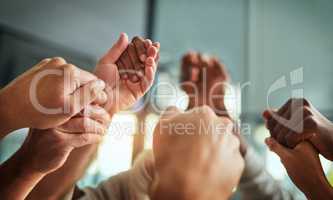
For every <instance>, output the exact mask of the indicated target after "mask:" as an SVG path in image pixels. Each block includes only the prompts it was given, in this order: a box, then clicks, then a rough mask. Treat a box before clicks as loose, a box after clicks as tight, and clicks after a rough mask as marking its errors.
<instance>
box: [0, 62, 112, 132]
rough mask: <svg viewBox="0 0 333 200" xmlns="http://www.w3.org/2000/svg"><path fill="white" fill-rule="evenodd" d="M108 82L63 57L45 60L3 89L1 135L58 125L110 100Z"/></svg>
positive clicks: (0, 116)
mask: <svg viewBox="0 0 333 200" xmlns="http://www.w3.org/2000/svg"><path fill="white" fill-rule="evenodd" d="M104 88H105V83H104V82H103V81H102V80H99V79H97V77H96V76H95V75H93V74H91V73H89V72H86V71H83V70H81V69H79V68H78V67H76V66H74V65H72V64H69V63H67V62H66V61H65V60H64V59H62V58H52V59H45V60H43V61H41V62H40V63H38V64H37V65H35V66H34V67H32V68H31V69H30V70H28V71H27V72H25V73H23V74H22V75H21V76H19V77H17V78H16V79H15V80H13V81H12V82H11V83H10V84H9V85H7V86H6V87H5V88H3V89H2V90H1V91H0V113H1V114H0V120H1V121H2V123H1V127H0V129H1V130H0V131H1V132H0V136H4V135H6V134H7V133H9V132H10V131H13V130H15V129H19V128H24V127H31V128H36V129H48V128H54V127H57V126H59V125H61V124H63V123H64V122H66V121H68V120H69V119H70V118H71V117H73V116H75V115H76V114H77V113H79V112H80V111H81V110H82V109H83V108H84V107H86V106H87V105H89V104H91V103H93V102H96V103H103V102H105V101H106V94H105V93H104V92H103V90H104Z"/></svg>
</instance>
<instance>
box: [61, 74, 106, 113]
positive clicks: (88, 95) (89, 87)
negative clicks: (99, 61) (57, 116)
mask: <svg viewBox="0 0 333 200" xmlns="http://www.w3.org/2000/svg"><path fill="white" fill-rule="evenodd" d="M104 88H105V83H104V81H102V80H99V79H98V80H96V81H91V82H89V83H87V84H85V85H83V86H82V87H80V88H79V89H77V90H75V91H74V93H73V94H71V95H69V96H68V98H69V102H68V104H69V105H68V106H67V109H66V110H65V112H66V113H69V114H71V115H72V116H74V115H76V114H77V113H79V112H80V111H81V110H82V109H83V108H84V107H86V106H88V105H89V104H91V103H92V102H94V101H95V100H96V99H97V98H98V96H99V95H100V94H101V93H104V91H103V90H104Z"/></svg>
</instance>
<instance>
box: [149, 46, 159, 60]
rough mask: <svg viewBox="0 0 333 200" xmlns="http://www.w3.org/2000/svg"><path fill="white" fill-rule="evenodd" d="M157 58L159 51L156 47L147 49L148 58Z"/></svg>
mask: <svg viewBox="0 0 333 200" xmlns="http://www.w3.org/2000/svg"><path fill="white" fill-rule="evenodd" d="M156 56H157V49H156V47H154V46H151V47H149V48H148V49H147V57H152V58H153V59H154V60H155V58H156Z"/></svg>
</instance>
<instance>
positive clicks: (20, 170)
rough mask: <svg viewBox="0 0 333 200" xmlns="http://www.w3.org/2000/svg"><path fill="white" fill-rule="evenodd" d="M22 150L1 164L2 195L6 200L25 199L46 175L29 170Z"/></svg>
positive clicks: (0, 192) (0, 184) (0, 183)
mask: <svg viewBox="0 0 333 200" xmlns="http://www.w3.org/2000/svg"><path fill="white" fill-rule="evenodd" d="M22 156H23V155H22V152H21V150H19V151H17V152H16V153H15V154H14V155H13V156H12V157H11V158H10V159H9V160H7V161H6V162H5V163H3V164H2V165H1V166H0V174H1V179H0V196H1V198H2V199H4V200H7V199H8V200H12V199H15V200H23V199H25V198H26V197H27V195H28V194H29V193H30V192H31V190H32V189H33V188H34V187H35V186H36V185H37V183H38V182H39V181H40V180H41V179H42V178H43V177H44V174H42V173H40V172H36V171H34V170H29V167H26V165H27V163H25V162H24V161H23V159H22V158H23V157H22Z"/></svg>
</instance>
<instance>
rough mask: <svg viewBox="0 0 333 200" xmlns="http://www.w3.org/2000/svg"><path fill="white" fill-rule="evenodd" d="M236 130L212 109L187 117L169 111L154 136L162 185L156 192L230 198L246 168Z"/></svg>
mask: <svg viewBox="0 0 333 200" xmlns="http://www.w3.org/2000/svg"><path fill="white" fill-rule="evenodd" d="M232 129H233V124H232V122H231V121H230V120H229V119H228V118H223V117H222V118H219V117H217V116H216V115H215V113H214V112H213V110H211V109H210V108H209V107H208V106H203V107H198V108H195V109H193V110H190V111H188V112H185V113H181V112H180V111H178V110H177V109H176V108H173V107H172V108H169V109H167V110H166V111H165V113H164V114H163V115H162V117H161V119H160V121H159V123H158V125H157V127H156V128H155V132H154V140H153V141H154V142H153V151H154V156H155V168H156V173H157V177H158V178H157V179H158V181H160V183H157V189H156V190H159V189H161V188H162V190H163V188H164V189H165V188H167V189H168V190H171V191H169V192H170V193H172V192H176V193H177V192H180V191H181V190H182V191H186V192H187V194H186V195H189V196H191V197H193V198H194V197H196V198H197V199H221V198H223V197H225V198H227V197H229V196H230V195H231V193H232V190H233V188H234V187H235V186H236V185H237V183H238V181H239V179H240V176H241V173H242V171H243V168H244V161H243V158H242V156H241V154H240V151H239V140H238V139H237V137H236V136H234V135H233V133H232ZM202 185H206V186H207V187H205V188H202V187H200V186H202ZM155 194H156V193H155ZM198 197H200V198H198ZM170 198H171V197H170Z"/></svg>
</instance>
